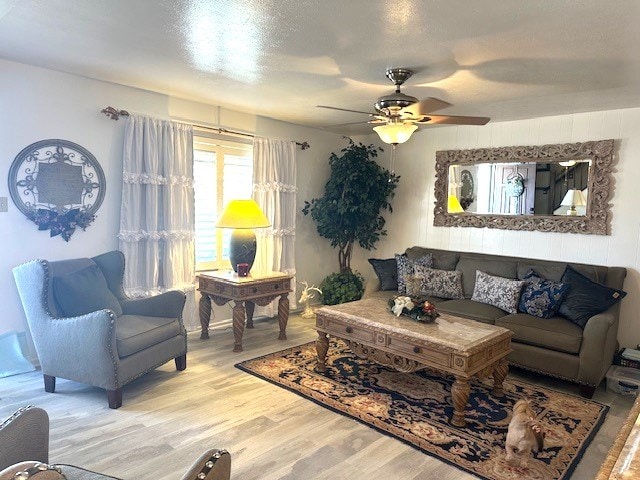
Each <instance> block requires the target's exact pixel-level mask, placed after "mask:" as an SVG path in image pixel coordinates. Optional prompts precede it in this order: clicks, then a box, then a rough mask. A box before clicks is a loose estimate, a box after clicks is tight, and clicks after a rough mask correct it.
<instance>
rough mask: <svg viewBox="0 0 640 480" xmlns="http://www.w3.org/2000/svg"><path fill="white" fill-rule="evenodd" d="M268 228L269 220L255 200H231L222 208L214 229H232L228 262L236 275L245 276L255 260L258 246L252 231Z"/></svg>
mask: <svg viewBox="0 0 640 480" xmlns="http://www.w3.org/2000/svg"><path fill="white" fill-rule="evenodd" d="M270 226H271V223H269V219H268V218H267V217H266V216H265V215H264V213H262V210H261V209H260V207H259V206H258V204H257V203H256V202H255V200H231V201H230V202H229V203H227V206H226V207H224V210H223V211H222V213H221V214H220V216H219V217H218V221H217V222H216V227H218V228H233V232H231V238H230V239H229V261H230V262H231V266H232V267H233V270H234V271H235V272H236V273H238V274H240V272H242V276H247V275H248V274H249V270H251V266H252V265H253V261H254V260H255V258H256V249H257V248H258V246H257V243H256V234H255V233H253V229H254V228H265V227H270ZM245 264H246V265H245ZM239 266H242V269H240V268H239Z"/></svg>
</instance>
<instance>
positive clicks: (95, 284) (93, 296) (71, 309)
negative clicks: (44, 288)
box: [53, 265, 122, 317]
mask: <svg viewBox="0 0 640 480" xmlns="http://www.w3.org/2000/svg"><path fill="white" fill-rule="evenodd" d="M53 296H54V298H55V299H56V302H57V303H58V307H60V310H61V312H62V314H63V315H64V316H65V317H77V316H78V315H84V314H86V313H90V312H95V311H97V310H103V309H109V310H112V311H113V313H115V314H116V316H118V317H119V316H120V315H122V307H121V306H120V302H119V301H118V299H117V298H116V296H115V295H114V294H113V292H111V290H109V287H108V286H107V280H106V279H105V278H104V275H103V274H102V270H100V268H99V267H98V266H97V265H89V266H88V267H84V268H81V269H80V270H76V271H75V272H69V273H66V274H64V275H60V276H58V277H53Z"/></svg>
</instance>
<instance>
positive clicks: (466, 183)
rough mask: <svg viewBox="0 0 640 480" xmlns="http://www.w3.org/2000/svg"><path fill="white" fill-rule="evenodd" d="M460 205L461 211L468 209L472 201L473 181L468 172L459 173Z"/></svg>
mask: <svg viewBox="0 0 640 480" xmlns="http://www.w3.org/2000/svg"><path fill="white" fill-rule="evenodd" d="M460 183H461V184H462V185H461V187H460V205H461V206H462V209H463V210H466V209H467V208H469V206H470V205H471V204H472V203H473V200H474V192H475V190H474V187H475V185H474V181H473V175H472V174H471V172H470V171H469V170H462V171H461V172H460Z"/></svg>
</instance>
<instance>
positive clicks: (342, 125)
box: [322, 120, 373, 128]
mask: <svg viewBox="0 0 640 480" xmlns="http://www.w3.org/2000/svg"><path fill="white" fill-rule="evenodd" d="M372 121H373V120H368V121H367V120H365V121H363V122H348V123H336V124H334V125H325V126H324V127H322V128H332V127H344V126H346V125H362V124H364V123H371V122H372Z"/></svg>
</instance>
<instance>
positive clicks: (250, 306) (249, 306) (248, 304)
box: [244, 300, 256, 328]
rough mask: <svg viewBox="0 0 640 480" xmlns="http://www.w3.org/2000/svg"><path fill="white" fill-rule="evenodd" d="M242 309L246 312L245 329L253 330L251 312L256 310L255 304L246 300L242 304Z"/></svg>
mask: <svg viewBox="0 0 640 480" xmlns="http://www.w3.org/2000/svg"><path fill="white" fill-rule="evenodd" d="M244 309H245V311H246V312H247V328H253V312H254V310H255V309H256V304H255V303H253V302H252V301H251V300H247V301H246V302H244Z"/></svg>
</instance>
